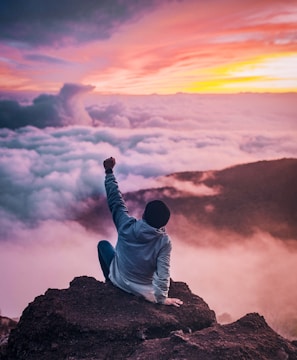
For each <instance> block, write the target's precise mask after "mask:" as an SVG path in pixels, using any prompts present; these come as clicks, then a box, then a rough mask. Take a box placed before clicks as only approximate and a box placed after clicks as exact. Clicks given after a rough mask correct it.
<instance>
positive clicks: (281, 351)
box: [127, 313, 297, 360]
mask: <svg viewBox="0 0 297 360" xmlns="http://www.w3.org/2000/svg"><path fill="white" fill-rule="evenodd" d="M294 344H295V345H296V343H295V342H290V341H288V340H286V339H284V338H282V337H281V336H280V335H278V334H277V333H276V332H275V331H273V330H272V329H271V328H270V327H269V326H268V325H267V323H266V321H265V319H264V318H263V317H262V316H260V315H259V314H257V313H252V314H247V315H245V316H244V317H242V318H241V319H239V320H238V321H236V322H234V323H231V324H228V325H219V324H214V325H213V326H212V327H208V328H205V329H203V330H200V331H195V332H193V333H185V332H184V331H182V330H178V331H173V332H172V333H171V334H170V336H169V337H168V338H165V339H153V340H146V341H144V342H143V344H142V345H141V346H139V347H138V348H137V350H136V351H135V352H134V354H132V355H131V356H130V357H128V358H127V360H142V359H145V360H155V359H158V360H169V359H170V360H177V359H189V360H190V359H195V360H205V359H207V360H227V359H230V360H231V359H232V360H255V359H257V360H295V359H297V347H296V346H295V345H294ZM143 354H145V356H143Z"/></svg>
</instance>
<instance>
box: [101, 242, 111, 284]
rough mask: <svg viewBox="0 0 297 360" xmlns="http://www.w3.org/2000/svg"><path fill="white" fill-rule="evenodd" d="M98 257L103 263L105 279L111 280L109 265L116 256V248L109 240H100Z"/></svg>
mask: <svg viewBox="0 0 297 360" xmlns="http://www.w3.org/2000/svg"><path fill="white" fill-rule="evenodd" d="M97 250H98V258H99V262H100V265H101V269H102V272H103V274H104V277H105V280H109V278H108V275H109V267H110V264H111V261H112V259H113V258H114V254H115V250H114V247H113V246H112V245H111V243H110V242H109V241H107V240H101V241H99V243H98V245H97Z"/></svg>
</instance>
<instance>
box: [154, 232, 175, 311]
mask: <svg viewBox="0 0 297 360" xmlns="http://www.w3.org/2000/svg"><path fill="white" fill-rule="evenodd" d="M170 254H171V242H170V239H169V241H168V242H167V243H166V244H165V245H164V246H163V247H162V248H161V250H160V253H159V255H158V258H157V270H156V272H155V274H154V281H153V285H154V292H155V297H156V301H157V302H158V303H162V304H163V303H164V301H165V299H166V298H167V297H168V291H169V285H170Z"/></svg>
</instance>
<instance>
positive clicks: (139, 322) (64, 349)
mask: <svg viewBox="0 0 297 360" xmlns="http://www.w3.org/2000/svg"><path fill="white" fill-rule="evenodd" d="M170 296H173V297H179V298H181V299H182V300H183V301H184V305H183V306H182V307H180V308H176V307H171V306H164V305H158V304H152V303H149V302H147V301H145V300H143V299H142V298H138V297H135V296H133V295H129V294H127V293H125V292H122V291H121V290H119V289H117V288H116V287H114V286H113V285H111V284H110V283H102V282H99V281H97V280H95V279H94V278H90V277H86V276H84V277H79V278H75V279H74V280H73V281H72V282H71V284H70V287H69V288H68V289H63V290H56V289H49V290H48V291H47V292H46V293H45V295H42V296H39V297H37V298H36V299H35V300H34V301H33V302H32V303H31V304H29V306H28V307H27V308H26V309H25V310H24V312H23V314H22V317H21V319H20V321H19V323H18V326H17V328H16V329H15V330H12V332H11V335H10V337H9V342H8V345H7V347H6V352H5V354H4V355H2V357H1V355H0V358H1V360H4V359H5V360H12V359H13V360H18V359H20V360H23V359H24V360H27V359H30V360H37V359H38V360H40V359H42V360H62V359H65V360H66V359H67V360H95V359H96V360H100V359H113V360H116V359H128V360H140V359H141V360H143V359H145V360H156V359H158V360H165V359H166V360H167V359H168V360H169V359H170V360H174V359H176V360H177V359H178V360H181V359H183V360H185V359H197V360H200V359H201V360H205V359H207V360H220V359H222V360H227V359H234V360H235V359H236V360H237V359H239V360H240V359H247V360H248V359H253V360H255V359H257V360H295V359H296V360H297V346H296V342H290V341H288V340H286V339H284V338H282V337H281V336H280V335H278V334H277V333H276V332H274V331H273V330H272V329H271V328H270V327H269V326H268V325H267V324H266V322H265V320H264V318H263V317H261V316H260V315H258V314H248V315H246V316H245V317H243V318H241V319H240V320H238V321H236V322H234V323H232V324H228V325H219V324H218V323H217V321H216V317H215V313H214V312H213V311H212V310H210V309H209V307H208V305H207V304H206V303H205V302H204V301H203V299H201V298H200V297H198V296H197V295H194V294H193V293H191V291H190V290H189V288H188V286H187V285H186V284H185V283H181V282H173V281H172V282H171V287H170Z"/></svg>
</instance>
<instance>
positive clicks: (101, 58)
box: [0, 0, 297, 94]
mask: <svg viewBox="0 0 297 360" xmlns="http://www.w3.org/2000/svg"><path fill="white" fill-rule="evenodd" d="M30 2H31V1H29V3H30ZM43 2H44V3H47V1H44V0H43ZM112 2H115V3H116V1H112ZM87 3H88V2H86V4H87ZM124 3H125V2H124ZM152 3H154V1H152ZM61 4H62V5H61V9H60V12H61V14H60V13H59V15H61V19H62V20H61V19H58V20H59V21H60V22H59V24H58V23H55V21H57V19H55V18H54V17H53V18H50V16H48V17H47V15H46V13H42V14H41V13H40V12H39V13H36V17H34V15H35V13H34V10H32V11H31V13H30V14H29V12H26V11H24V15H23V17H21V16H20V17H19V18H15V19H14V18H12V19H11V20H10V21H11V22H10V23H9V21H6V23H5V24H4V25H1V29H2V35H1V36H0V53H1V55H0V79H1V82H0V89H1V90H3V91H13V90H34V91H37V92H51V91H55V92H56V91H58V90H59V89H60V88H61V84H63V83H81V84H91V85H94V86H96V90H95V91H98V92H103V93H123V94H150V93H159V94H166V93H167V94H173V93H176V92H193V93H196V92H197V93H204V92H206V93H230V92H242V91H255V92H267V91H271V92H287V91H296V90H297V1H296V0H289V1H278V0H270V1H267V0H257V1H254V0H249V1H241V2H237V1H234V0H210V1H207V2H203V1H198V0H184V1H159V2H157V3H156V4H154V6H151V7H149V8H143V9H142V8H141V9H140V8H138V9H137V11H135V12H133V15H131V17H129V18H128V16H127V18H125V19H122V18H121V19H120V18H119V15H118V13H117V12H116V10H115V9H116V7H115V8H113V11H112V12H109V13H108V11H110V9H109V10H108V9H105V8H104V7H103V6H102V8H100V9H98V15H97V17H100V16H103V15H104V16H105V18H108V20H109V22H107V21H106V24H105V25H104V26H106V29H105V28H104V27H103V26H101V27H100V29H99V28H98V26H99V25H98V24H97V22H96V21H97V20H96V17H92V18H90V19H88V18H87V16H85V17H84V18H79V17H77V13H76V12H75V11H76V10H77V9H75V7H74V9H73V10H72V9H70V11H69V9H64V8H63V1H62V2H61ZM128 4H129V2H126V5H125V6H126V7H127V8H128V7H129V6H128ZM81 6H82V7H84V9H83V10H84V11H85V13H84V14H87V15H88V11H91V9H88V8H87V6H86V5H83V4H81ZM98 6H99V7H101V5H98ZM0 10H1V9H0ZM15 10H16V9H15V8H13V6H11V9H10V11H12V12H13V11H15ZM78 10H79V9H78ZM66 11H67V16H68V17H69V18H67V19H65V16H66V15H65V13H66ZM72 11H73V14H72ZM130 11H132V10H131V9H130ZM105 12H106V13H105ZM78 14H80V12H78ZM62 15H63V16H64V17H63V16H62ZM71 16H73V17H72V18H71ZM42 17H44V25H43V22H42V21H41V22H40V21H37V20H42V19H43V18H42ZM36 19H37V20H36ZM71 20H72V22H71ZM37 24H38V25H37ZM57 24H58V25H57ZM69 24H70V25H69ZM26 26H31V32H30V31H29V30H27V27H26ZM108 26H109V28H108ZM34 27H36V29H35V28H34ZM22 28H24V29H26V30H24V35H23V34H22V33H20V32H19V31H20V29H22ZM1 29H0V31H1ZM57 29H61V30H57ZM85 29H87V31H85ZM6 30H7V31H6ZM105 30H106V31H107V32H108V34H107V35H106V36H105V37H104V38H102V36H99V34H102V32H104V31H105ZM34 31H35V32H38V31H39V32H40V36H39V38H38V37H36V38H35V37H34ZM59 31H60V32H59ZM97 31H98V36H96V34H97ZM3 34H4V35H3Z"/></svg>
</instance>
